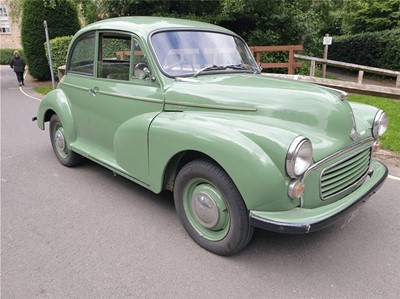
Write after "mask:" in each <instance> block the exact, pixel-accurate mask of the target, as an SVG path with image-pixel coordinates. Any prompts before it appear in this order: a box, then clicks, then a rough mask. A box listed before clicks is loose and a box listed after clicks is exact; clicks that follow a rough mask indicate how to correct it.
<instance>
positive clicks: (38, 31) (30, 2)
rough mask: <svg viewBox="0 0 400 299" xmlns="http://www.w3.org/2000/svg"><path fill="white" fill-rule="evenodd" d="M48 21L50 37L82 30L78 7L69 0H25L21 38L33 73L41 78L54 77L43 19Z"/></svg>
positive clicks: (30, 70) (30, 71) (42, 79)
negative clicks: (46, 45) (49, 60)
mask: <svg viewBox="0 0 400 299" xmlns="http://www.w3.org/2000/svg"><path fill="white" fill-rule="evenodd" d="M44 20H46V21H47V25H48V30H49V37H50V39H52V38H55V37H58V36H66V35H73V34H75V33H76V31H78V30H79V28H80V25H79V20H78V15H77V11H76V8H75V7H74V6H73V5H72V2H71V1H68V0H24V2H23V6H22V27H21V39H22V46H23V48H24V51H25V56H26V60H27V64H28V66H29V73H30V74H31V75H32V76H33V77H34V78H37V79H38V80H41V81H44V80H49V79H50V70H49V63H48V60H47V57H46V52H45V46H44V43H45V41H46V36H45V32H44V27H43V21H44Z"/></svg>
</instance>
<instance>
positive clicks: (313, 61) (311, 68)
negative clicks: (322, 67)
mask: <svg viewBox="0 0 400 299" xmlns="http://www.w3.org/2000/svg"><path fill="white" fill-rule="evenodd" d="M310 77H315V60H311V65H310Z"/></svg>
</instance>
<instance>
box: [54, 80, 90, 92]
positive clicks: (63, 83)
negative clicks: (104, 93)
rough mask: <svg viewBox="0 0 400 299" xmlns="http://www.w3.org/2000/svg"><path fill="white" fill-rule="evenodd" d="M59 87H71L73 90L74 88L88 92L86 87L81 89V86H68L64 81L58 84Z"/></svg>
mask: <svg viewBox="0 0 400 299" xmlns="http://www.w3.org/2000/svg"><path fill="white" fill-rule="evenodd" d="M61 85H66V86H69V87H73V88H76V89H79V90H84V91H88V90H89V89H87V88H86V87H82V86H78V85H74V84H70V83H65V82H64V81H62V82H60V86H61Z"/></svg>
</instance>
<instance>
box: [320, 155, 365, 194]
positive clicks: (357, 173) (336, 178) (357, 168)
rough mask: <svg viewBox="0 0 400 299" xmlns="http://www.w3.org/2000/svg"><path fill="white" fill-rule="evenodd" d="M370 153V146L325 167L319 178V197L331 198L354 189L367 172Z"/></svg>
mask: <svg viewBox="0 0 400 299" xmlns="http://www.w3.org/2000/svg"><path fill="white" fill-rule="evenodd" d="M371 154H372V151H371V148H366V149H362V150H360V151H358V152H356V153H354V154H353V155H351V156H348V157H345V158H343V159H341V160H340V161H338V162H336V163H335V164H332V165H330V166H328V167H327V168H325V169H324V170H323V171H322V172H321V178H320V195H321V199H322V200H328V199H332V198H334V197H338V196H340V195H342V194H344V193H345V192H347V191H349V190H350V191H352V189H356V188H357V187H358V185H359V184H360V183H362V182H363V180H364V179H365V178H366V176H367V174H368V170H369V165H370V163H371Z"/></svg>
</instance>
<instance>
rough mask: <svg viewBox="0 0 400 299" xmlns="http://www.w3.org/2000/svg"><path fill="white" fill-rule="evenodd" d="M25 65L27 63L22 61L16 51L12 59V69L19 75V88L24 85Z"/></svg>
mask: <svg viewBox="0 0 400 299" xmlns="http://www.w3.org/2000/svg"><path fill="white" fill-rule="evenodd" d="M25 65H26V64H25V61H24V60H23V59H22V57H21V55H20V54H19V52H18V51H17V50H15V51H14V53H13V57H12V58H11V62H10V67H11V68H12V69H14V72H15V73H16V74H17V79H18V82H19V86H21V85H24V71H25Z"/></svg>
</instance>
